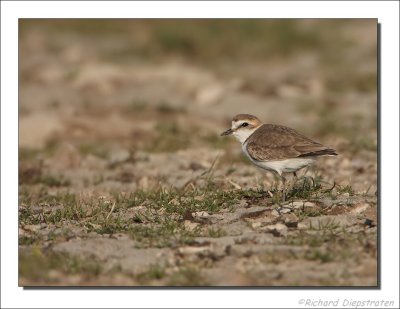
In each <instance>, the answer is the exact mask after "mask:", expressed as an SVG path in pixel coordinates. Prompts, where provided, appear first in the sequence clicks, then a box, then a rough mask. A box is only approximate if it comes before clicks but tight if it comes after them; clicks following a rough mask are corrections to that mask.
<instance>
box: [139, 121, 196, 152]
mask: <svg viewBox="0 0 400 309" xmlns="http://www.w3.org/2000/svg"><path fill="white" fill-rule="evenodd" d="M190 145H191V140H190V137H189V135H188V134H187V133H186V132H185V131H184V130H182V129H181V127H180V126H179V125H178V124H177V123H176V122H173V121H171V122H160V123H158V124H157V125H156V127H155V136H154V137H153V138H152V139H151V140H150V141H149V142H148V143H147V144H146V145H145V146H144V150H145V151H149V152H174V151H177V150H181V149H186V148H188V147H189V146H190Z"/></svg>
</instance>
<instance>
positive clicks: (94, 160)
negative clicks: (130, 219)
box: [19, 19, 377, 191]
mask: <svg viewBox="0 0 400 309" xmlns="http://www.w3.org/2000/svg"><path fill="white" fill-rule="evenodd" d="M19 26H20V38H19V70H20V72H19V79H20V93H19V147H20V163H23V162H25V161H30V160H40V161H41V162H42V163H43V164H42V166H41V168H42V169H46V168H48V170H47V172H45V173H47V174H49V177H47V178H50V180H48V182H49V183H50V184H52V181H51V180H52V178H57V177H61V178H62V179H63V180H61V184H62V183H63V181H65V182H67V183H69V184H70V186H71V188H74V187H77V188H79V190H80V189H81V188H82V187H87V186H88V184H91V183H93V179H96V181H94V183H95V184H96V186H97V185H99V190H100V191H101V190H105V191H108V187H109V186H116V187H118V186H119V185H123V186H124V185H127V189H134V188H135V187H136V186H137V184H139V183H140V181H141V180H142V182H146V181H147V180H148V179H147V180H146V181H144V180H143V179H142V178H143V177H141V176H149V177H150V176H151V177H150V178H152V177H153V178H154V177H155V178H158V180H157V181H159V179H161V178H162V177H164V178H165V177H167V178H168V176H169V175H170V174H171V170H170V168H171V166H166V165H165V164H163V162H161V161H162V160H161V159H159V160H160V162H155V163H154V166H147V167H145V168H144V169H146V170H148V171H150V170H152V171H153V172H152V173H147V174H149V175H145V174H146V173H145V174H143V173H141V174H140V173H139V174H140V175H138V172H137V171H135V168H134V167H133V166H131V165H127V166H124V168H123V171H122V170H121V171H120V170H118V169H117V170H116V169H115V168H113V169H112V170H110V171H108V170H107V167H110V166H113V167H115V165H117V164H118V163H124V162H125V163H129V161H131V162H134V161H135V159H137V160H139V161H140V158H142V159H143V157H146V155H148V154H152V153H157V154H158V153H176V152H179V153H180V154H182V155H183V154H186V155H187V156H188V157H192V158H196V157H198V158H197V159H195V160H194V161H193V162H192V161H191V162H189V163H188V164H189V165H190V164H192V165H193V164H194V167H195V168H196V164H197V165H199V164H200V166H201V164H202V162H203V163H204V164H205V165H207V164H210V162H212V160H213V159H214V158H215V156H216V154H217V153H220V154H222V158H223V159H222V160H220V162H219V164H222V165H223V164H224V163H229V164H232V162H234V160H237V161H239V162H240V161H241V160H242V159H243V158H242V156H241V155H240V151H241V149H240V147H239V145H238V144H236V142H235V141H233V139H229V138H225V139H223V138H220V137H219V133H220V132H221V131H222V130H224V129H226V128H227V127H229V125H230V119H231V118H232V117H233V116H234V115H235V114H238V113H249V114H254V115H256V116H258V117H259V118H261V119H262V120H264V121H265V122H267V123H277V124H283V125H287V126H290V127H293V128H295V129H297V130H299V131H300V132H302V133H304V134H305V135H308V136H310V137H312V138H314V139H316V140H319V141H321V142H322V143H323V144H326V145H329V146H331V147H334V148H336V149H337V150H338V151H339V153H341V154H342V155H341V156H340V159H338V160H336V161H335V162H336V163H335V166H334V167H332V168H334V169H333V170H334V171H337V172H338V173H336V175H333V174H332V175H331V178H333V176H335V179H336V181H339V182H340V181H341V180H342V181H344V180H347V181H349V177H350V180H351V181H355V185H356V187H357V186H358V187H359V189H361V188H362V187H365V186H367V187H368V186H370V185H372V186H374V185H375V180H376V145H377V134H376V130H377V127H376V123H377V122H376V116H377V99H376V97H377V93H376V91H377V88H376V78H377V60H376V59H377V41H376V27H377V24H376V20H373V19H332V20H329V19H324V20H323V19H270V20H263V19H226V20H213V19H202V20H201V19H200V20H185V19H180V20H167V19H164V20H162V19H158V20H156V19H154V20H152V19H135V20H133V19H21V20H20V25H19ZM185 151H186V152H185ZM199 153H200V155H199ZM174 158H176V159H177V158H178V157H177V156H175V157H174ZM165 160H166V161H167V162H169V161H171V160H170V158H169V157H168V159H165ZM176 161H179V160H178V159H177V160H175V163H176ZM221 161H222V162H221ZM22 165H23V164H22ZM21 167H22V169H21ZM192 167H193V166H192ZM186 168H187V166H186ZM154 169H155V170H154ZM181 169H182V168H180V167H179V166H175V167H174V168H172V170H181ZM333 170H332V171H333ZM339 170H340V172H339ZM357 171H358V172H357ZM36 172H38V171H36ZM141 172H142V171H141ZM360 172H361V173H360ZM366 173H367V174H369V175H368V177H367V178H365V176H366ZM55 175H56V176H55ZM37 176H38V175H37V174H35V171H34V170H33V171H32V168H28V170H27V171H25V170H24V166H20V183H22V184H23V183H34V182H35V181H38V180H40V179H41V178H43V177H37ZM160 177H161V178H160ZM182 177H183V178H184V177H185V176H182ZM45 178H46V177H45ZM42 180H43V179H42ZM53 180H54V184H57V183H58V181H57V180H56V179H53ZM166 181H167V182H168V183H169V184H176V179H171V180H170V181H168V179H166ZM238 181H239V182H240V180H238ZM104 182H106V184H104ZM118 182H122V184H121V183H118ZM183 182H184V180H183ZM90 187H91V188H93V186H90Z"/></svg>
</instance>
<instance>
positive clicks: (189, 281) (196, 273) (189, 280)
mask: <svg viewBox="0 0 400 309" xmlns="http://www.w3.org/2000/svg"><path fill="white" fill-rule="evenodd" d="M167 285H169V286H186V287H188V286H205V285H208V283H207V280H206V279H205V277H204V276H203V275H202V273H201V271H200V269H199V268H198V267H195V266H184V267H181V268H180V269H179V270H178V271H177V272H175V273H173V274H172V275H171V276H170V277H169V280H168V282H167Z"/></svg>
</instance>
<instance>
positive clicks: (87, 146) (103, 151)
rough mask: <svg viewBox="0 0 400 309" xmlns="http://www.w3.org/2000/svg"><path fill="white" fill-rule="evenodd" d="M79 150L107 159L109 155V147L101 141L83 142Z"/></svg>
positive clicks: (83, 153) (85, 153)
mask: <svg viewBox="0 0 400 309" xmlns="http://www.w3.org/2000/svg"><path fill="white" fill-rule="evenodd" d="M78 149H79V152H80V153H81V154H82V155H89V154H90V155H93V156H96V157H99V158H102V159H106V158H107V156H108V152H109V151H108V149H107V148H105V147H104V146H103V145H101V144H100V143H91V142H88V143H82V144H80V145H79V147H78Z"/></svg>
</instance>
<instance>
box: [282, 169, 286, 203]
mask: <svg viewBox="0 0 400 309" xmlns="http://www.w3.org/2000/svg"><path fill="white" fill-rule="evenodd" d="M281 178H282V202H283V203H284V202H285V200H286V178H285V177H284V176H283V175H281Z"/></svg>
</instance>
